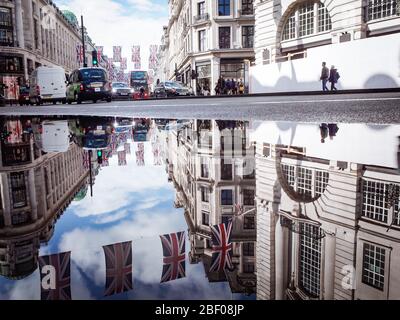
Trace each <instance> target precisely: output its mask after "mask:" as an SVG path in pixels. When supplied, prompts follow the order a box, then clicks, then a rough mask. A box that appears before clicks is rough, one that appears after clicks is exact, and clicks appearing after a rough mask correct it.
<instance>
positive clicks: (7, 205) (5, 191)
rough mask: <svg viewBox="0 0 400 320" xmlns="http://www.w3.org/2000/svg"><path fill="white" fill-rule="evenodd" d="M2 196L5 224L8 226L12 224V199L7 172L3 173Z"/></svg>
mask: <svg viewBox="0 0 400 320" xmlns="http://www.w3.org/2000/svg"><path fill="white" fill-rule="evenodd" d="M1 198H2V209H3V217H4V225H5V226H6V227H10V226H11V225H12V222H11V200H10V186H9V183H8V175H7V173H1Z"/></svg>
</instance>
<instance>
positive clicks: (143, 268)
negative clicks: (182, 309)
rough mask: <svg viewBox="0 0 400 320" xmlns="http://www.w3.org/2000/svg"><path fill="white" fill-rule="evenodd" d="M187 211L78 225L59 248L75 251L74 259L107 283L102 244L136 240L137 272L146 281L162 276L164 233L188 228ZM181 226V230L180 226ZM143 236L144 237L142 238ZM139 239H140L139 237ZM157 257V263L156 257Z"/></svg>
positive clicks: (101, 283) (88, 272)
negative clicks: (106, 224)
mask: <svg viewBox="0 0 400 320" xmlns="http://www.w3.org/2000/svg"><path fill="white" fill-rule="evenodd" d="M182 217H183V215H182V214H181V213H180V212H177V211H176V210H174V211H171V212H154V211H153V212H147V211H142V212H139V213H137V214H135V215H134V216H133V217H132V219H130V220H125V221H122V222H120V223H119V224H117V225H114V226H111V227H109V228H103V229H101V230H95V229H92V228H77V229H74V230H73V231H71V232H68V233H66V234H64V235H63V237H62V239H61V242H60V244H59V251H72V259H73V260H74V261H75V263H77V264H78V265H79V267H80V268H81V270H83V271H84V272H85V274H86V276H89V277H90V278H91V279H92V280H93V281H94V282H95V283H96V285H103V283H104V274H105V265H104V254H103V252H102V251H101V250H102V249H101V247H102V246H104V245H109V244H112V243H117V242H124V241H130V240H134V241H133V253H134V257H133V259H134V261H133V264H134V275H135V278H136V277H137V278H139V279H141V281H144V282H155V281H157V282H158V281H159V280H160V276H161V269H162V265H161V264H162V248H161V242H160V240H159V238H158V236H159V235H161V234H166V233H172V232H176V231H180V230H186V228H187V227H186V225H185V222H184V219H182ZM177 229H179V230H177ZM141 238H143V239H141ZM135 239H138V240H135ZM154 256H155V257H157V258H156V259H157V263H155V261H154Z"/></svg>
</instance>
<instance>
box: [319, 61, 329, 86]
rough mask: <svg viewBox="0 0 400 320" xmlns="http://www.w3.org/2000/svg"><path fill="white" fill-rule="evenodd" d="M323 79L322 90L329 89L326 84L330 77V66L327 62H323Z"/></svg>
mask: <svg viewBox="0 0 400 320" xmlns="http://www.w3.org/2000/svg"><path fill="white" fill-rule="evenodd" d="M320 79H321V81H322V90H323V91H329V89H328V87H327V86H326V84H327V82H328V79H329V68H328V67H327V66H326V62H322V71H321V78H320Z"/></svg>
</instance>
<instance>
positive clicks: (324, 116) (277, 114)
mask: <svg viewBox="0 0 400 320" xmlns="http://www.w3.org/2000/svg"><path fill="white" fill-rule="evenodd" d="M0 115H98V116H132V117H153V118H170V119H194V118H197V119H221V120H229V119H232V120H233V119H234V120H242V119H243V120H249V119H258V120H273V121H300V122H344V123H356V122H363V123H378V124H384V123H400V93H399V92H393V93H370V94H341V95H336V94H321V95H312V96H311V95H304V96H302V95H298V96H273V97H272V96H263V97H260V96H257V97H254V96H253V97H221V98H196V99H171V100H148V101H113V102H111V103H97V104H93V103H84V104H82V105H77V104H73V105H56V106H54V105H45V106H41V107H37V106H31V107H20V106H14V107H4V108H0Z"/></svg>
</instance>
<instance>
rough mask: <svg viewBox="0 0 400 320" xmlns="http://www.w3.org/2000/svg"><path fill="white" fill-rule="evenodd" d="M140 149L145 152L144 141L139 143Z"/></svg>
mask: <svg viewBox="0 0 400 320" xmlns="http://www.w3.org/2000/svg"><path fill="white" fill-rule="evenodd" d="M138 151H141V152H144V143H138Z"/></svg>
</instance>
